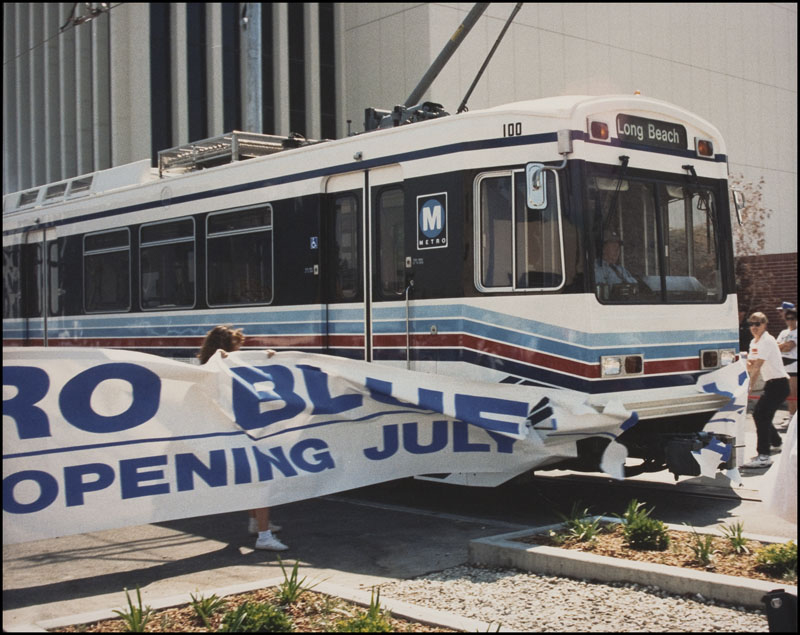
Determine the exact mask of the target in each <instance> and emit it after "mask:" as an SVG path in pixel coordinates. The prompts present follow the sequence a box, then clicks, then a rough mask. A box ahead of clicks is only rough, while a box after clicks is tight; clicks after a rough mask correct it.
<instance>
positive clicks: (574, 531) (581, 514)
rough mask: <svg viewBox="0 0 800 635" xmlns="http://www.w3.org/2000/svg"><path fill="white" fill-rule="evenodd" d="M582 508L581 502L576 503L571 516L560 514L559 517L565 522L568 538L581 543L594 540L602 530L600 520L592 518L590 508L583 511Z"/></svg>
mask: <svg viewBox="0 0 800 635" xmlns="http://www.w3.org/2000/svg"><path fill="white" fill-rule="evenodd" d="M580 507H581V502H580V501H576V502H575V503H573V505H572V509H571V510H570V513H569V516H565V515H564V514H561V513H559V516H561V518H562V519H563V520H564V526H565V527H566V528H567V534H568V537H571V538H575V539H577V540H578V541H579V542H586V541H591V540H594V539H595V537H596V536H597V534H598V533H600V531H601V529H602V527H601V525H600V519H599V518H595V519H592V518H590V511H589V508H588V507H585V508H584V509H581V508H580ZM551 535H552V532H551Z"/></svg>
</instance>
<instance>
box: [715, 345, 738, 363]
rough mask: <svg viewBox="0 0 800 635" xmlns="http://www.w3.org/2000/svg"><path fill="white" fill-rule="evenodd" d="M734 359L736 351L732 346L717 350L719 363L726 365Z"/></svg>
mask: <svg viewBox="0 0 800 635" xmlns="http://www.w3.org/2000/svg"><path fill="white" fill-rule="evenodd" d="M735 361H736V351H735V350H733V349H732V348H726V349H723V350H721V351H720V352H719V365H720V366H728V365H729V364H733V362H735Z"/></svg>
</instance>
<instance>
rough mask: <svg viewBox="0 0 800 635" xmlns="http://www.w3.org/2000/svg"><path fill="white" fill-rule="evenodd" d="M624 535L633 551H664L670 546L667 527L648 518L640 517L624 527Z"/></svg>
mask: <svg viewBox="0 0 800 635" xmlns="http://www.w3.org/2000/svg"><path fill="white" fill-rule="evenodd" d="M651 511H652V510H651ZM622 535H623V536H624V537H625V543H626V544H627V545H628V546H629V547H630V548H631V549H640V550H652V551H664V550H665V549H666V548H667V547H668V546H669V533H668V531H667V527H666V525H664V523H662V522H661V521H660V520H656V519H655V518H649V517H647V516H640V517H638V518H636V519H635V520H634V521H633V522H632V523H626V524H625V525H623V527H622Z"/></svg>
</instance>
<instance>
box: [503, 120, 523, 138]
mask: <svg viewBox="0 0 800 635" xmlns="http://www.w3.org/2000/svg"><path fill="white" fill-rule="evenodd" d="M521 135H522V122H521V121H516V122H514V123H504V124H503V136H504V137H519V136H521Z"/></svg>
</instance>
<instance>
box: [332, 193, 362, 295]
mask: <svg viewBox="0 0 800 635" xmlns="http://www.w3.org/2000/svg"><path fill="white" fill-rule="evenodd" d="M358 256H359V249H358V201H357V199H356V197H355V196H353V195H352V194H347V195H345V196H340V197H337V198H336V200H335V203H334V209H333V244H332V245H331V251H330V270H331V271H332V272H333V280H332V281H331V285H332V286H331V297H332V299H333V301H339V302H341V301H346V300H353V299H355V298H356V297H357V296H358V292H359V286H360V285H359V279H360V277H359V257H358Z"/></svg>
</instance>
